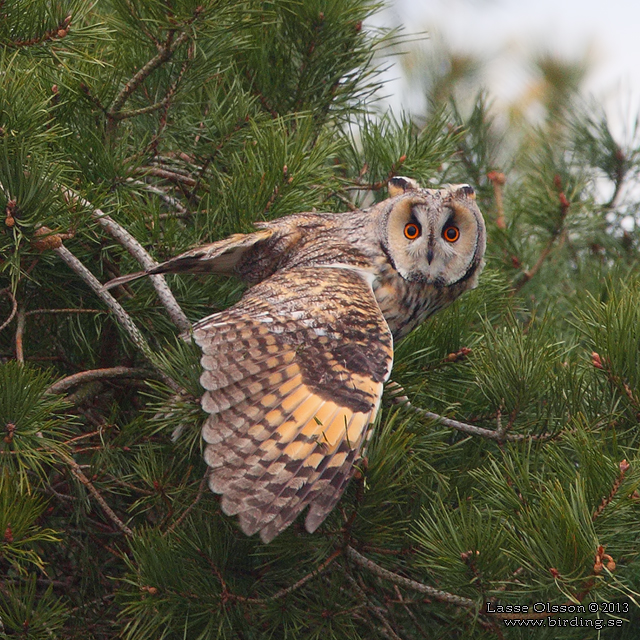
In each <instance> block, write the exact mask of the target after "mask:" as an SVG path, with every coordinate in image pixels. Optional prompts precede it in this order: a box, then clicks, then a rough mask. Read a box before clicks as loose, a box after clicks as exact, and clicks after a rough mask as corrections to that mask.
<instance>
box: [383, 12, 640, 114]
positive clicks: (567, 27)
mask: <svg viewBox="0 0 640 640" xmlns="http://www.w3.org/2000/svg"><path fill="white" fill-rule="evenodd" d="M373 22H375V23H376V24H389V25H391V24H402V25H403V26H404V28H405V33H408V34H411V33H417V32H421V31H428V30H429V28H430V27H436V28H437V29H438V30H439V31H440V32H441V33H443V35H444V36H445V40H446V41H447V42H448V43H449V45H450V47H451V48H452V49H453V50H454V51H456V52H460V53H465V52H470V53H479V54H480V55H481V56H482V58H483V59H485V60H488V61H489V65H488V76H487V77H488V82H489V88H490V91H491V94H492V95H493V96H495V97H496V98H497V99H498V100H500V99H504V100H508V99H510V98H513V97H514V96H515V95H518V93H519V91H520V90H521V89H522V88H523V86H524V85H525V83H526V81H527V78H528V76H527V71H526V66H525V61H526V59H527V55H528V54H529V55H530V54H531V53H533V52H542V51H549V52H551V53H555V54H558V55H561V56H562V57H564V58H566V59H576V58H580V57H581V56H582V55H583V54H584V53H585V52H587V51H588V53H589V56H590V60H591V62H592V64H591V69H592V71H591V73H590V75H589V76H588V78H587V82H586V85H585V89H586V90H587V91H588V92H589V93H591V94H592V95H594V96H595V97H596V98H598V99H599V101H600V102H604V103H605V105H606V107H607V112H608V113H609V115H610V117H611V118H612V120H613V121H617V122H618V123H619V124H622V122H623V121H626V122H629V120H630V116H631V117H635V113H633V112H634V111H637V110H638V104H640V101H639V97H640V0H395V2H394V3H393V6H392V8H390V9H388V10H386V11H385V12H384V13H382V14H379V15H378V16H376V17H375V18H374V20H373ZM425 44H426V46H428V41H427V42H426V43H425ZM400 75H401V69H400V66H399V65H397V64H396V65H395V66H394V68H393V69H392V70H391V73H390V74H389V77H396V78H397V77H398V76H400ZM387 91H388V92H389V93H393V94H395V97H394V98H392V99H391V100H390V102H391V104H392V105H393V106H394V107H396V106H402V107H404V108H405V109H407V108H409V109H411V110H413V109H412V107H413V108H414V109H416V110H417V109H419V103H415V102H412V101H409V98H408V96H407V95H406V87H404V86H403V84H402V83H401V82H400V81H398V82H396V83H394V84H391V85H390V86H388V87H387Z"/></svg>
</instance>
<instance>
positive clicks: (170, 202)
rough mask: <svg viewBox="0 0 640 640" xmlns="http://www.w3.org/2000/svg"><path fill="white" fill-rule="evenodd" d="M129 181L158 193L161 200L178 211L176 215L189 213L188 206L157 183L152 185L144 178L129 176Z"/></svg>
mask: <svg viewBox="0 0 640 640" xmlns="http://www.w3.org/2000/svg"><path fill="white" fill-rule="evenodd" d="M127 182H131V183H132V184H135V185H136V186H139V187H142V188H143V189H144V190H145V191H149V192H150V193H153V194H155V195H157V196H158V197H159V198H160V199H161V200H163V201H164V202H166V203H167V204H168V205H169V206H170V207H173V208H174V209H175V210H176V211H177V212H178V213H177V214H176V215H178V216H188V215H189V212H188V211H187V209H186V207H184V206H182V204H181V203H180V201H179V200H178V199H177V198H173V197H172V196H170V195H169V194H168V193H165V192H164V191H163V190H162V189H160V188H159V187H156V186H155V185H152V184H147V183H146V182H143V181H142V180H134V179H133V178H127Z"/></svg>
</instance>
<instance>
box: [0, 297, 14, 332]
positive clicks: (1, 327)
mask: <svg viewBox="0 0 640 640" xmlns="http://www.w3.org/2000/svg"><path fill="white" fill-rule="evenodd" d="M0 293H4V294H5V295H6V296H7V297H8V298H9V299H10V300H11V313H9V317H8V318H7V319H6V320H5V321H4V322H3V323H2V324H0V331H2V330H3V329H4V328H5V327H7V326H9V324H11V321H12V320H13V319H14V317H15V315H16V313H17V312H18V301H17V300H16V297H15V296H14V295H13V293H12V291H11V289H9V287H7V288H6V289H0Z"/></svg>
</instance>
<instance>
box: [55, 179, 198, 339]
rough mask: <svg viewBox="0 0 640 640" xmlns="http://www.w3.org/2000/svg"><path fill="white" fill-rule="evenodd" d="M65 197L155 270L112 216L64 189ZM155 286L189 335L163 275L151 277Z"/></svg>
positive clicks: (136, 242)
mask: <svg viewBox="0 0 640 640" xmlns="http://www.w3.org/2000/svg"><path fill="white" fill-rule="evenodd" d="M62 191H63V195H64V196H65V198H66V199H67V200H68V201H72V202H79V203H80V204H81V205H82V206H84V207H86V208H87V209H89V210H90V211H91V216H92V217H93V218H94V219H95V220H96V221H97V222H98V224H100V226H102V227H103V228H104V229H105V230H106V231H107V232H108V233H110V234H111V235H112V236H113V237H114V238H115V239H116V240H117V241H118V242H119V243H120V244H121V245H122V246H123V247H124V248H125V249H126V250H127V251H128V252H129V253H130V254H131V255H132V256H133V257H134V258H135V259H136V260H137V261H138V262H139V263H140V264H141V265H142V266H143V267H144V268H145V269H147V270H149V269H153V267H156V266H157V265H158V263H157V262H156V261H155V260H154V259H153V258H152V257H151V256H150V255H149V254H148V253H147V251H146V250H145V248H144V247H143V246H142V245H141V244H140V243H139V242H138V241H137V240H136V239H135V238H134V237H133V236H132V235H131V234H130V233H129V232H128V231H127V230H126V229H125V228H124V227H122V226H120V225H119V224H118V223H117V222H116V221H115V220H113V219H112V218H111V217H110V216H108V215H107V214H105V213H104V212H103V211H102V210H101V209H98V208H95V207H93V205H92V204H91V203H90V202H88V201H87V200H85V199H84V198H82V197H80V196H79V195H78V194H77V193H74V192H73V191H71V189H65V188H64V187H63V189H62ZM149 278H150V280H151V283H152V284H153V286H154V288H155V290H156V293H157V295H158V298H159V300H160V302H161V303H162V305H163V306H164V308H165V309H166V310H167V313H168V314H169V317H170V318H171V320H173V322H174V324H175V325H176V327H178V329H179V330H180V331H181V332H182V333H188V332H189V331H190V330H191V323H190V322H189V319H188V318H187V316H186V315H185V313H184V311H183V310H182V308H181V307H180V305H179V304H178V301H177V300H176V299H175V297H174V295H173V293H172V291H171V289H169V286H168V285H167V283H166V282H165V279H164V277H163V276H161V275H152V276H149Z"/></svg>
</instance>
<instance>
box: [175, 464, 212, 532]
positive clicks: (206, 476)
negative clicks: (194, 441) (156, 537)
mask: <svg viewBox="0 0 640 640" xmlns="http://www.w3.org/2000/svg"><path fill="white" fill-rule="evenodd" d="M210 471H211V467H207V470H206V471H205V473H204V476H202V480H201V481H200V486H199V487H198V493H197V494H196V497H195V499H194V501H193V502H192V503H191V504H190V505H189V506H188V507H187V508H186V509H185V510H184V513H183V514H182V515H181V516H180V517H179V518H178V519H177V520H176V521H175V522H174V523H173V524H172V525H171V526H170V527H169V528H168V529H167V530H166V531H165V532H164V535H165V536H166V535H167V534H168V533H172V532H173V531H175V529H176V528H177V527H179V526H180V525H181V524H182V523H183V522H184V520H185V518H186V517H187V516H188V515H189V514H190V513H191V511H193V509H194V507H195V506H196V505H197V504H198V502H200V500H201V499H202V496H203V494H204V490H205V487H206V486H207V481H208V480H209V472H210Z"/></svg>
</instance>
